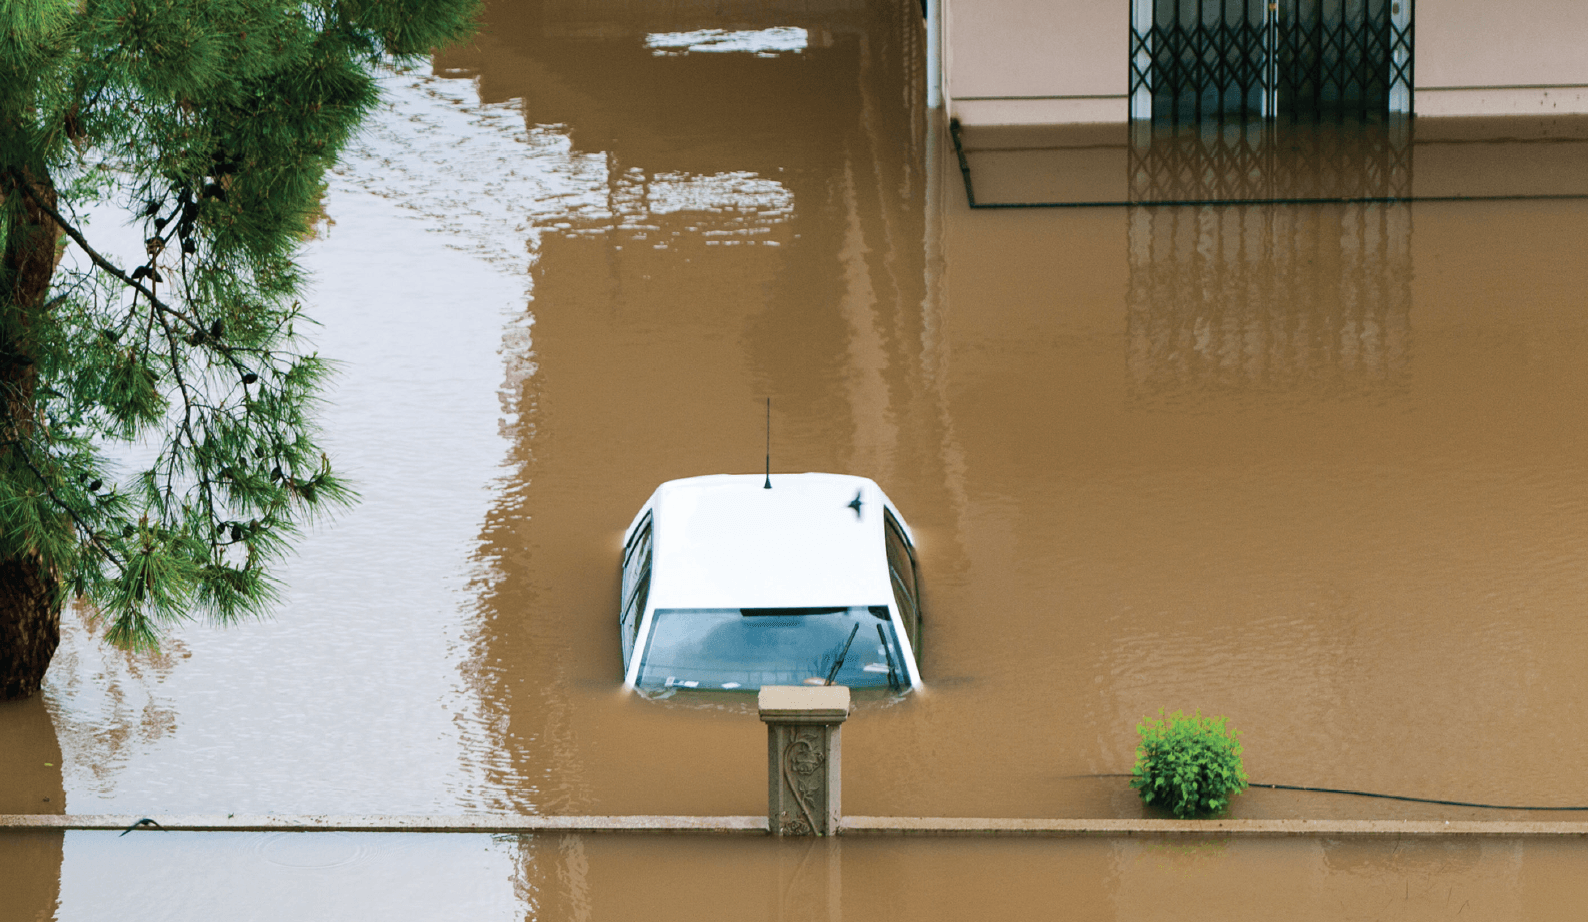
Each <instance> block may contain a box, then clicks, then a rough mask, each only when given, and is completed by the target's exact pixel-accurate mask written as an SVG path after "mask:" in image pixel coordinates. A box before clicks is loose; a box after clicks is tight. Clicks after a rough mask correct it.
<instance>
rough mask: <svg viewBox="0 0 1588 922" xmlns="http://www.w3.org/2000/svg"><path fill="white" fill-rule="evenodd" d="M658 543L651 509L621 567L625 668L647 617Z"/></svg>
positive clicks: (626, 549) (620, 616) (620, 618)
mask: <svg viewBox="0 0 1588 922" xmlns="http://www.w3.org/2000/svg"><path fill="white" fill-rule="evenodd" d="M655 547H656V536H655V524H654V521H653V519H652V517H651V513H650V512H649V511H647V512H646V513H645V516H644V518H642V519H641V520H640V524H639V525H638V526H636V527H635V529H634V535H633V537H631V538H629V542H628V544H627V545H625V546H624V548H623V566H622V568H621V570H620V571H619V588H618V633H619V634H620V635H621V637H622V640H623V665H624V669H625V672H626V671H627V667H628V663H629V660H630V658H632V657H633V655H634V641H635V638H636V636H637V635H638V634H639V628H640V623H641V622H642V621H643V620H644V618H645V605H646V603H647V602H648V601H649V599H650V589H651V563H652V560H653V558H654V557H655ZM639 555H643V557H641V556H639Z"/></svg>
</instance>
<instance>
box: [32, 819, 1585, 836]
mask: <svg viewBox="0 0 1588 922" xmlns="http://www.w3.org/2000/svg"><path fill="white" fill-rule="evenodd" d="M142 819H152V820H153V821H154V822H155V823H157V824H159V827H158V828H155V827H154V826H151V825H143V826H139V827H137V828H136V829H135V830H133V831H135V832H140V833H144V832H161V831H166V832H441V833H446V832H452V833H497V834H509V835H511V834H520V835H524V834H534V833H561V834H616V835H752V836H765V835H767V821H766V817H764V816H513V815H503V814H474V815H466V816H393V815H380V814H374V815H359V816H337V815H330V814H257V815H249V814H237V815H232V816H220V815H209V814H180V815H170V816H152V817H139V816H130V815H129V816H121V815H109V814H97V815H95V814H69V815H58V814H57V815H29V814H10V815H0V831H6V832H14V831H22V830H100V831H114V832H120V831H122V830H125V829H127V828H128V827H130V826H132V825H133V824H134V823H137V822H138V821H139V820H142ZM840 832H841V833H842V834H843V835H844V836H848V837H904V836H909V837H918V838H925V837H954V836H959V837H966V836H986V837H1027V838H1065V837H1097V838H1130V837H1155V836H1218V837H1227V838H1286V837H1300V838H1305V837H1318V838H1361V837H1366V838H1374V837H1379V838H1395V837H1442V836H1453V837H1463V838H1464V837H1473V836H1487V837H1497V838H1536V837H1578V838H1583V837H1588V822H1511V821H1474V820H1449V821H1444V820H1153V819H1134V820H1104V819H1014V818H1011V819H1002V818H1000V819H986V818H961V817H909V816H846V817H844V818H843V819H842V821H841V825H840Z"/></svg>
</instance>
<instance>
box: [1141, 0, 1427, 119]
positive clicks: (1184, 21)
mask: <svg viewBox="0 0 1588 922" xmlns="http://www.w3.org/2000/svg"><path fill="white" fill-rule="evenodd" d="M1130 82H1131V86H1130V115H1131V118H1132V119H1133V120H1151V121H1153V122H1154V123H1157V124H1160V125H1180V124H1193V123H1201V122H1205V121H1208V120H1217V121H1225V120H1231V119H1235V120H1246V119H1252V118H1262V119H1271V118H1287V119H1292V120H1301V119H1311V120H1316V119H1318V118H1321V117H1324V116H1338V115H1361V116H1367V117H1373V116H1380V115H1388V114H1391V113H1405V114H1409V113H1410V112H1411V105H1412V93H1411V88H1412V8H1411V0H1131V30H1130Z"/></svg>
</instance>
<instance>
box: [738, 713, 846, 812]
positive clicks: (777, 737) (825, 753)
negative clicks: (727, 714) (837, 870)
mask: <svg viewBox="0 0 1588 922" xmlns="http://www.w3.org/2000/svg"><path fill="white" fill-rule="evenodd" d="M760 704H761V720H763V721H764V722H765V723H766V753H767V763H766V767H767V801H766V814H767V828H768V829H769V830H770V831H771V833H772V834H773V835H775V836H831V835H837V834H838V820H839V817H840V816H842V815H843V810H842V808H841V799H840V796H839V795H840V791H841V788H840V786H839V770H840V767H841V765H842V761H843V760H842V758H841V750H840V748H839V736H838V731H839V730H840V729H841V728H842V726H843V723H844V720H845V719H847V718H848V717H849V689H848V688H845V687H844V686H842V685H817V686H809V685H768V686H766V687H764V688H762V689H761V699H760Z"/></svg>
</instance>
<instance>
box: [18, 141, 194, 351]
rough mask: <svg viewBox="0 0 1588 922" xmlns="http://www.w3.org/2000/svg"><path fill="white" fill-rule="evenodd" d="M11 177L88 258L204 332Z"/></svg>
mask: <svg viewBox="0 0 1588 922" xmlns="http://www.w3.org/2000/svg"><path fill="white" fill-rule="evenodd" d="M11 178H12V182H13V183H15V185H16V187H17V188H18V189H21V190H22V194H23V195H25V196H27V197H28V199H29V200H31V201H32V202H33V204H34V205H36V206H38V208H39V210H40V211H42V212H44V213H45V214H47V215H49V216H50V220H52V221H54V222H55V223H56V224H59V225H60V227H61V230H63V231H65V232H66V236H68V237H70V238H72V242H73V243H75V244H77V245H78V247H80V248H81V249H82V251H83V252H84V253H87V254H88V258H89V259H91V260H93V262H94V265H96V266H98V267H99V268H101V269H103V270H105V271H106V272H108V273H110V274H111V275H113V276H115V277H116V278H117V279H119V280H120V281H121V282H122V284H124V285H126V286H127V287H129V288H131V289H132V290H134V291H136V292H138V293H140V294H142V295H143V296H144V297H146V298H148V299H149V303H150V304H152V305H154V307H155V309H156V310H158V311H160V312H161V313H163V314H167V315H169V316H172V317H176V318H177V319H179V320H181V321H182V322H183V323H185V324H187V325H188V327H189V328H191V329H192V330H193V331H194V332H196V333H202V332H203V331H204V327H203V326H201V325H200V324H199V322H198V320H197V319H196V318H194V317H192V316H190V315H188V314H185V313H183V312H182V311H179V310H177V309H176V308H174V307H172V306H171V305H169V304H167V303H165V302H164V301H161V300H160V299H159V298H157V297H155V295H154V292H153V291H151V290H149V289H148V288H145V287H144V286H143V285H142V284H140V283H139V282H138V281H137V280H135V279H133V278H132V277H131V276H129V275H127V274H126V273H125V272H122V271H121V270H120V269H119V268H117V267H116V265H115V264H114V263H112V262H111V261H110V260H108V259H106V258H105V257H103V256H101V255H99V251H98V250H96V249H94V248H93V247H92V246H90V245H89V243H88V240H87V239H86V238H84V237H83V234H82V232H81V231H79V230H78V229H77V228H76V227H75V226H74V225H73V224H72V223H71V222H70V221H68V220H66V216H65V215H63V214H61V213H60V212H59V211H56V210H55V208H54V207H53V206H51V205H50V204H49V203H48V202H46V201H44V200H43V199H42V198H40V197H39V195H38V194H37V193H36V192H34V191H33V186H32V184H31V183H28V182H27V181H25V180H24V179H23V177H21V176H19V175H17V174H16V172H15V171H12V173H11Z"/></svg>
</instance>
